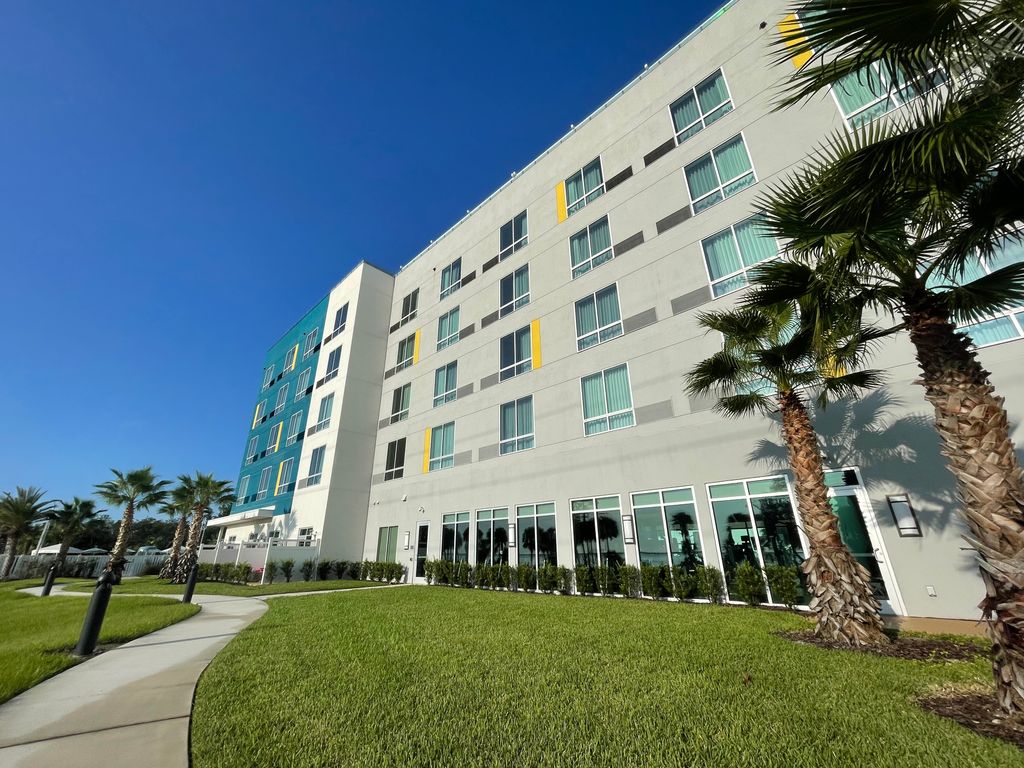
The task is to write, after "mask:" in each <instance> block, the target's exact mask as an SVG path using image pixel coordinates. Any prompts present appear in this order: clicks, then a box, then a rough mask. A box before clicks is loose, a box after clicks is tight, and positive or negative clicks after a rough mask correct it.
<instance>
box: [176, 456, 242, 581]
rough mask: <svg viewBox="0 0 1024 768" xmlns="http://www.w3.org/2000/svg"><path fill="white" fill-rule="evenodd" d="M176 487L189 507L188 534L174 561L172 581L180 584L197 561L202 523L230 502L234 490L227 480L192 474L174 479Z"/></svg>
mask: <svg viewBox="0 0 1024 768" xmlns="http://www.w3.org/2000/svg"><path fill="white" fill-rule="evenodd" d="M178 482H179V484H180V486H181V487H182V488H184V489H187V490H185V491H182V493H184V494H186V495H187V496H188V497H189V499H190V503H191V508H192V524H191V525H190V526H189V531H188V544H187V545H186V547H185V552H184V554H183V555H182V556H181V557H180V558H179V560H178V570H177V572H176V573H175V575H174V581H175V582H176V583H178V584H182V583H184V582H185V581H187V580H188V577H189V574H190V573H191V571H192V568H193V567H194V566H195V564H196V563H197V562H198V560H199V545H200V543H201V539H202V535H203V520H204V519H205V518H206V516H207V515H209V514H210V513H211V512H212V510H213V508H214V507H218V508H224V507H226V506H227V505H229V504H231V503H232V502H233V501H234V497H235V490H234V488H232V486H231V483H230V482H229V481H227V480H217V479H216V478H215V477H214V476H213V475H207V474H203V473H202V472H196V476H195V477H194V478H193V477H190V476H189V475H181V476H179V477H178Z"/></svg>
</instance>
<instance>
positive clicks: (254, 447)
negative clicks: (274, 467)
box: [245, 435, 260, 466]
mask: <svg viewBox="0 0 1024 768" xmlns="http://www.w3.org/2000/svg"><path fill="white" fill-rule="evenodd" d="M259 448H260V436H259V435H253V436H252V437H250V438H249V444H248V445H247V446H246V447H245V466H249V465H250V464H252V463H253V462H255V461H256V456H257V455H258V454H259V452H260V450H259Z"/></svg>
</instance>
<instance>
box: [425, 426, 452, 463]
mask: <svg viewBox="0 0 1024 768" xmlns="http://www.w3.org/2000/svg"><path fill="white" fill-rule="evenodd" d="M453 466H455V422H454V421H449V422H448V423H447V424H442V425H441V426H439V427H434V428H433V429H432V430H431V431H430V463H429V464H428V471H429V472H433V471H434V470H435V469H447V468H448V467H453Z"/></svg>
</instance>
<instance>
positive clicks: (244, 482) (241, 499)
mask: <svg viewBox="0 0 1024 768" xmlns="http://www.w3.org/2000/svg"><path fill="white" fill-rule="evenodd" d="M251 477H252V475H242V479H241V480H239V481H238V488H237V489H236V493H235V503H236V504H244V503H245V497H246V495H247V494H248V493H249V480H250V478H251Z"/></svg>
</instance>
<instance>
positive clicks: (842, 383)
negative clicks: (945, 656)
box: [687, 303, 887, 646]
mask: <svg viewBox="0 0 1024 768" xmlns="http://www.w3.org/2000/svg"><path fill="white" fill-rule="evenodd" d="M698 319H699V322H700V323H701V325H703V326H704V327H705V328H707V329H708V330H711V331H718V332H719V333H721V334H722V335H723V337H724V345H723V348H722V350H721V351H720V352H717V353H716V354H714V355H712V356H711V357H709V358H707V359H706V360H704V361H702V362H700V363H698V364H697V365H696V366H695V367H694V368H693V370H692V371H691V372H690V373H689V374H688V375H687V390H688V391H689V392H690V393H692V394H697V395H704V394H708V393H713V394H716V395H718V398H719V399H718V402H717V404H716V406H715V408H716V410H718V411H719V412H720V413H724V414H726V415H728V416H742V415H747V414H751V413H762V414H765V415H768V414H771V413H773V412H775V411H778V412H779V414H780V416H781V419H782V437H783V440H784V441H785V443H786V448H787V452H788V455H789V465H790V469H791V470H792V472H793V477H794V481H795V487H796V500H797V507H798V509H799V511H800V518H801V521H802V525H803V529H804V532H805V533H806V535H807V540H808V544H809V546H810V552H809V555H808V557H807V559H806V560H805V561H804V563H803V566H802V568H803V572H804V573H805V574H806V575H807V585H808V589H809V591H810V593H811V602H810V608H811V610H812V611H813V612H814V614H815V617H816V619H817V627H816V631H817V632H818V633H819V634H821V635H822V636H824V637H826V638H828V639H829V640H838V641H841V642H845V643H848V644H850V645H854V646H860V645H863V644H867V643H884V642H887V639H886V636H885V635H884V634H883V632H882V620H881V617H880V615H879V604H878V601H877V600H876V599H875V597H874V594H873V592H872V591H871V587H870V583H869V582H870V574H869V573H868V571H867V569H866V568H864V566H863V565H861V564H860V563H858V562H857V560H856V559H855V558H854V556H853V555H852V554H851V552H850V550H849V549H848V548H847V546H846V545H845V544H844V543H843V540H842V538H841V537H840V534H839V520H838V518H837V517H836V516H835V514H833V512H832V507H831V506H830V504H829V500H828V487H827V486H826V485H825V473H824V468H823V466H822V461H821V449H820V447H819V441H818V435H817V433H816V432H815V430H814V426H813V424H812V423H811V419H810V416H809V415H808V412H807V407H806V404H805V399H806V394H805V393H806V391H807V390H808V388H812V387H813V388H816V389H817V391H818V402H819V403H821V404H824V403H826V402H828V401H829V400H830V399H833V398H840V397H845V396H848V395H850V394H852V393H854V392H856V391H858V390H861V389H865V388H871V387H875V386H877V385H878V383H879V381H880V375H879V373H878V372H877V371H871V370H860V371H854V372H852V373H847V372H846V369H847V368H848V367H850V368H852V367H853V366H855V365H857V364H858V363H859V362H860V361H861V359H862V357H863V356H864V354H865V352H866V350H867V347H868V346H869V345H870V343H871V342H872V341H873V340H874V339H876V338H878V336H879V332H877V331H875V330H873V329H867V328H861V327H857V326H853V330H852V331H851V332H849V333H845V334H843V335H841V334H840V333H839V331H838V330H833V332H832V334H831V336H830V339H831V345H830V351H829V354H828V356H827V357H821V356H819V355H818V354H816V347H815V344H814V337H813V329H811V328H809V327H800V320H799V315H798V312H797V308H796V306H795V305H794V304H791V303H790V304H778V305H775V306H773V307H766V308H762V309H739V310H734V311H724V312H710V313H704V314H701V315H699V317H698ZM840 327H841V326H838V325H837V326H835V328H837V329H838V328H840ZM847 327H850V326H847Z"/></svg>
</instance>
